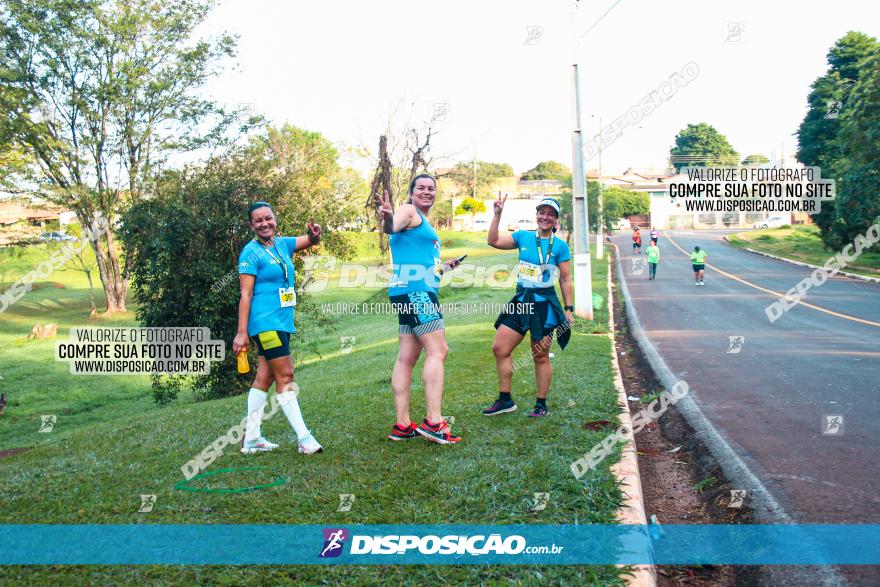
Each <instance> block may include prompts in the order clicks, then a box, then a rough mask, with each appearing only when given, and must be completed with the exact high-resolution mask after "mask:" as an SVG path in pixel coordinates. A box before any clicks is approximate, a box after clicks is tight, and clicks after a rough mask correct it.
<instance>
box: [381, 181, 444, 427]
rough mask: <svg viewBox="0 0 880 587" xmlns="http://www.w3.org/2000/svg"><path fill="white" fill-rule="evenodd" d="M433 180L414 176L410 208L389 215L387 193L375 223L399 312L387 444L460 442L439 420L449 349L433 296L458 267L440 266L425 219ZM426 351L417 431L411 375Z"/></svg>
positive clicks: (433, 236)
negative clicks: (393, 417)
mask: <svg viewBox="0 0 880 587" xmlns="http://www.w3.org/2000/svg"><path fill="white" fill-rule="evenodd" d="M436 189H437V184H436V180H435V179H434V178H433V177H432V176H431V175H428V174H427V173H423V174H421V175H417V176H416V177H414V178H413V179H412V181H411V182H410V185H409V203H407V204H403V205H402V206H400V207H399V208H397V210H396V211H395V210H392V208H391V201H390V199H389V197H388V193H387V192H386V193H385V197H384V198H380V199H379V209H378V212H379V217H380V218H381V221H382V229H383V230H384V231H385V233H386V234H388V235H389V237H388V244H389V247H390V248H391V259H392V261H393V263H394V274H393V276H392V278H391V284H390V287H389V288H388V296H389V298H390V301H391V305H392V307H393V308H394V310H395V311H396V312H397V321H398V340H399V342H400V350H399V351H398V353H397V361H396V362H395V363H394V370H393V371H392V372H391V391H392V393H393V395H394V410H395V412H396V413H397V422H396V423H395V424H394V425H393V426H392V428H391V434H389V435H388V438H389V439H390V440H407V439H411V438H418V437H419V436H422V437H424V438H426V439H428V440H430V441H432V442H436V443H439V444H455V443H457V442H459V441H460V440H461V437H460V436H455V435H453V434H452V430H451V429H450V428H449V423H448V422H447V421H446V420H445V419H443V415H442V411H441V402H442V399H443V364H444V362H445V361H446V355H447V352H448V347H447V345H446V334H445V329H444V325H443V315H442V314H441V313H440V304H439V301H438V299H437V292H438V290H439V286H440V276H441V275H442V274H443V272H444V271H448V270H450V269H452V268H454V267H456V266H457V265H458V264H459V263H460V261H459V260H457V259H455V260H452V261H449V262H448V263H443V262H442V261H441V260H440V237H439V236H438V235H437V232H436V231H435V230H434V228H433V227H432V226H431V223H430V222H428V213H429V212H430V211H431V207H432V206H433V205H434V201H435V198H436ZM422 350H424V351H425V366H424V368H423V370H422V379H423V380H424V383H425V411H426V414H425V418H424V419H423V420H422V422H421V424H419V425H416V424H415V423H414V422H413V421H412V420H410V417H409V399H410V385H411V384H412V372H413V367H415V364H416V361H418V360H419V355H421V354H422Z"/></svg>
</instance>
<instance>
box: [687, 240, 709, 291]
mask: <svg viewBox="0 0 880 587" xmlns="http://www.w3.org/2000/svg"><path fill="white" fill-rule="evenodd" d="M708 256H709V254H708V253H706V251H701V250H700V247H694V252H693V253H691V263H693V265H694V285H706V284H705V283H703V274H704V273H705V271H706V257H708Z"/></svg>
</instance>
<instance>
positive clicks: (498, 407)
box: [481, 399, 516, 416]
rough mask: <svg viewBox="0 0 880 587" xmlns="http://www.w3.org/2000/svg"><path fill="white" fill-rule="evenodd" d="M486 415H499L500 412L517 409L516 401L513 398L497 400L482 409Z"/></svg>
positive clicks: (504, 412)
mask: <svg viewBox="0 0 880 587" xmlns="http://www.w3.org/2000/svg"><path fill="white" fill-rule="evenodd" d="M481 411H482V414H483V415H484V416H497V415H498V414H506V413H507V412H515V411H516V403H515V402H514V401H513V400H509V401H506V402H505V401H502V400H500V399H498V400H495V403H494V404H492V405H491V406H489V407H488V408H486V409H484V410H481Z"/></svg>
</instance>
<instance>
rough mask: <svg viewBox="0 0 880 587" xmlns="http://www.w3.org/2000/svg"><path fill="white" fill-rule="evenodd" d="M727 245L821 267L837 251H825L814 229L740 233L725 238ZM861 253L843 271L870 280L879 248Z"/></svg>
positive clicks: (878, 272) (877, 267)
mask: <svg viewBox="0 0 880 587" xmlns="http://www.w3.org/2000/svg"><path fill="white" fill-rule="evenodd" d="M728 240H729V241H730V244H732V245H733V246H735V247H738V248H744V247H748V248H750V249H755V250H756V251H761V252H762V253H770V254H771V255H777V256H779V257H785V258H786V259H792V260H794V261H800V262H802V263H810V264H812V265H818V266H820V267H821V266H822V265H823V264H824V263H825V261H827V260H828V258H829V257H833V256H834V255H835V254H836V253H838V252H839V251H835V250H832V249H828V248H825V245H824V244H823V243H822V241H821V240H820V239H819V229H818V228H817V227H816V226H813V225H809V226H783V227H779V228H762V229H759V230H750V231H748V232H740V233H737V234H735V235H731V236H729V237H728ZM872 249H873V250H869V251H864V252H862V254H861V256H859V258H858V259H856V260H855V261H854V262H853V264H852V265H848V266H847V267H846V268H844V271H849V272H850V273H858V274H860V275H867V276H870V277H878V276H880V248H878V247H876V246H874V247H872Z"/></svg>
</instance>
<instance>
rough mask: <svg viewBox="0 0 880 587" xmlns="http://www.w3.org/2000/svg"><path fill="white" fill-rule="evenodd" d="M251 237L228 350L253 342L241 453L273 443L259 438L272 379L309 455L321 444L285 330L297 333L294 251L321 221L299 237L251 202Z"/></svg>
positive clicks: (315, 239)
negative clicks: (304, 406)
mask: <svg viewBox="0 0 880 587" xmlns="http://www.w3.org/2000/svg"><path fill="white" fill-rule="evenodd" d="M248 214H249V217H250V227H251V229H252V230H253V231H254V235H255V238H254V239H253V240H252V241H250V242H249V243H248V244H246V245H245V247H244V248H243V249H242V251H241V254H240V255H239V257H238V273H239V284H240V287H241V298H240V300H239V303H238V334H236V336H235V339H234V340H233V341H232V352H233V354H236V355H237V354H238V353H240V352H242V351H244V352H247V348H248V345H249V342H250V340H249V339H250V337H253V338H254V341H255V342H256V344H257V353H258V357H257V361H258V364H257V375H256V377H255V378H254V382H253V385H252V387H251V389H250V392H249V393H248V413H247V424H246V427H245V435H244V438H243V439H242V445H241V452H242V453H243V454H254V453H258V452H266V451H270V450H273V449H275V448H278V445H277V444H275V443H273V442H269V441H268V440H266V439H265V438H263V436H262V434H261V432H260V423H261V422H262V419H263V410H264V408H265V406H266V399H267V398H268V395H269V394H268V391H269V387H270V386H271V385H272V383H273V382H274V383H275V393H277V394H278V404H279V405H280V406H281V410H282V411H283V412H284V415H285V416H287V419H288V421H289V422H290V425H291V426H292V427H293V429H294V431H295V432H296V436H297V439H298V444H299V452H301V453H304V454H312V453H316V452H321V451H322V450H323V448H322V447H321V445H320V444H318V441H317V440H315V437H314V436H313V435H312V433H311V432H310V431H309V429H308V427H306V424H305V422H304V421H303V418H302V413H301V412H300V409H299V402H298V401H297V398H296V396H297V392H298V388H297V386H296V384H295V383H294V382H293V362H292V361H291V358H290V335H291V334H293V333H294V332H296V328H295V327H294V325H293V310H294V307H295V306H296V290H295V283H294V266H293V253H295V252H296V251H301V250H303V249H307V248H309V247H311V246H314V245H316V244H318V243H319V242H320V241H321V226H320V225H318V224H314V223H311V222H309V224H308V232H307V234H305V235H304V236H297V237H284V236H280V235H277V234H275V229H276V227H277V221H276V219H275V211H274V210H273V209H272V206H271V205H270V204H269V203H267V202H255V203H253V204H251V206H250V209H249V210H248Z"/></svg>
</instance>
